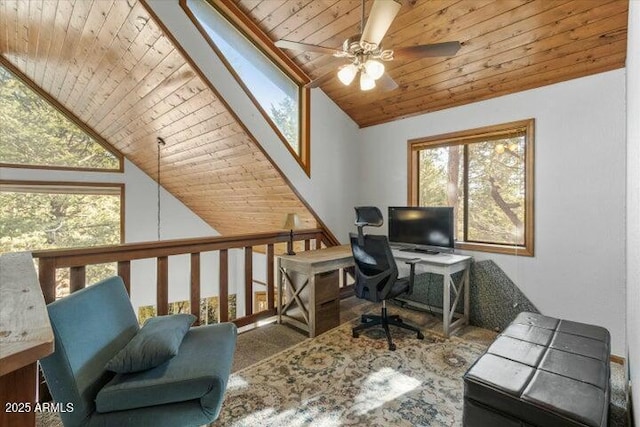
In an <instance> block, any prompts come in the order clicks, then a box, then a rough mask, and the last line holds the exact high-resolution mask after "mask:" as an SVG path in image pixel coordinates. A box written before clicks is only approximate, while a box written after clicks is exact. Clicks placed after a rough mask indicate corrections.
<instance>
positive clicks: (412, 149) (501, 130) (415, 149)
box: [407, 118, 535, 257]
mask: <svg viewBox="0 0 640 427" xmlns="http://www.w3.org/2000/svg"><path fill="white" fill-rule="evenodd" d="M522 132H524V136H525V148H524V191H525V197H524V245H522V246H520V245H507V244H498V243H479V242H466V241H456V244H455V247H456V249H462V250H469V251H479V252H491V253H500V254H509V255H521V256H530V257H533V256H534V254H535V252H534V196H535V193H534V169H535V158H534V146H535V119H533V118H531V119H525V120H519V121H514V122H509V123H503V124H498V125H492V126H485V127H481V128H475V129H469V130H463V131H459V132H451V133H446V134H441V135H435V136H429V137H424V138H416V139H410V140H408V141H407V158H408V160H407V178H408V179H407V205H408V206H418V193H419V162H420V151H421V150H423V149H430V148H442V147H449V146H453V145H469V144H473V143H476V142H482V141H487V140H493V139H498V138H500V137H507V136H509V135H513V134H516V133H522ZM467 162H468V160H465V162H464V164H465V166H466V164H467ZM462 174H463V185H464V186H465V187H467V186H468V181H467V180H468V173H467V169H466V167H465V168H464V170H463V171H462ZM467 198H468V192H466V191H465V200H466V199H467ZM467 209H468V203H465V211H466V210H467ZM464 227H465V229H466V227H467V219H466V212H465V217H464ZM465 234H466V231H465Z"/></svg>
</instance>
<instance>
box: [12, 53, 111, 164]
mask: <svg viewBox="0 0 640 427" xmlns="http://www.w3.org/2000/svg"><path fill="white" fill-rule="evenodd" d="M0 123H2V126H0V163H9V164H20V165H41V166H64V167H78V168H96V169H117V168H118V166H119V162H118V159H117V158H116V157H115V156H114V155H113V154H112V153H110V152H109V151H107V150H106V149H105V148H104V147H102V146H101V145H100V144H98V143H97V142H96V141H95V140H93V139H92V138H91V137H90V136H89V135H87V134H86V133H84V131H83V130H82V129H80V128H79V127H78V126H76V124H75V123H73V122H71V121H70V120H69V119H67V118H66V117H65V116H64V115H62V114H61V113H60V112H59V111H58V110H56V109H55V108H54V107H52V106H51V105H50V104H49V103H48V102H47V101H45V100H44V99H43V98H41V97H40V96H39V95H38V94H36V93H34V92H33V91H32V90H31V89H30V88H29V87H27V86H26V85H25V84H24V83H22V82H21V81H20V80H18V79H17V78H15V77H14V76H13V75H12V74H11V73H9V71H8V70H6V69H5V68H4V67H2V66H0Z"/></svg>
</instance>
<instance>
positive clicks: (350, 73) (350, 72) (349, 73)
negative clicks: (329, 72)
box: [338, 64, 358, 86]
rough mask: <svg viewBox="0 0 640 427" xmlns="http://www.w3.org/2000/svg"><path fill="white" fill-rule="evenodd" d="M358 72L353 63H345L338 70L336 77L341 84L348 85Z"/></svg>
mask: <svg viewBox="0 0 640 427" xmlns="http://www.w3.org/2000/svg"><path fill="white" fill-rule="evenodd" d="M357 73H358V67H356V66H355V65H353V64H349V65H345V66H344V67H342V68H340V71H338V79H339V80H340V81H341V82H342V84H343V85H345V86H349V85H350V84H351V82H352V81H353V79H354V78H355V77H356V74H357Z"/></svg>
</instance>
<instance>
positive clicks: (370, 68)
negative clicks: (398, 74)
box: [364, 59, 384, 80]
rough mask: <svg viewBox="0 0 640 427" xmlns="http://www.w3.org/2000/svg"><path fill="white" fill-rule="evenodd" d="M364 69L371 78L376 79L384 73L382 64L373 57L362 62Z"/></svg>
mask: <svg viewBox="0 0 640 427" xmlns="http://www.w3.org/2000/svg"><path fill="white" fill-rule="evenodd" d="M364 69H365V70H366V71H367V74H368V75H369V77H371V78H372V79H373V80H378V79H379V78H380V77H382V75H383V74H384V64H383V63H382V62H380V61H376V60H375V59H369V60H367V62H365V63H364Z"/></svg>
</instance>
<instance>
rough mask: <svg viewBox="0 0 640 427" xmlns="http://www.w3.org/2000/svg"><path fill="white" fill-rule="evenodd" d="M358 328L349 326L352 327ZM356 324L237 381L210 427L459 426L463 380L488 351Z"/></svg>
mask: <svg viewBox="0 0 640 427" xmlns="http://www.w3.org/2000/svg"><path fill="white" fill-rule="evenodd" d="M357 321H358V320H354V322H355V323H357ZM354 322H351V323H346V324H343V325H342V326H340V327H338V328H336V329H334V330H332V331H329V332H327V333H325V334H323V335H320V336H319V337H316V338H314V339H308V340H305V341H304V342H302V343H300V344H298V345H296V346H294V347H292V348H290V349H287V350H285V351H283V352H281V353H279V354H276V355H274V356H273V357H271V358H269V359H266V360H264V361H262V362H260V363H258V364H256V365H253V366H250V367H248V368H246V369H243V370H241V371H238V372H236V373H234V374H233V375H232V376H231V378H230V380H229V384H228V389H227V394H226V398H225V402H224V405H223V408H222V413H221V414H220V417H219V419H218V420H217V421H216V422H215V423H214V424H212V425H213V426H279V427H280V426H302V425H313V426H337V425H352V426H356V425H357V426H390V425H393V426H459V425H461V424H462V392H463V383H462V375H463V374H464V372H465V371H466V370H467V368H468V367H469V366H470V365H471V364H472V363H473V362H474V361H475V360H476V359H477V358H478V357H479V356H480V355H481V354H482V353H483V352H484V351H485V350H486V344H481V343H478V342H472V341H471V340H467V339H462V338H458V337H452V338H450V339H448V340H447V339H444V338H443V337H442V336H439V335H437V334H435V333H430V332H429V331H427V332H426V333H425V339H424V340H418V339H416V336H415V334H412V333H409V331H404V330H399V329H395V328H394V329H393V331H392V333H393V337H394V342H395V344H396V346H397V350H396V351H393V352H392V351H389V350H388V348H387V342H386V339H385V338H384V333H383V332H382V331H381V330H376V329H372V330H369V331H367V332H365V333H362V334H361V335H360V338H357V339H355V338H352V336H351V328H352V326H353V324H355V323H354Z"/></svg>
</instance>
